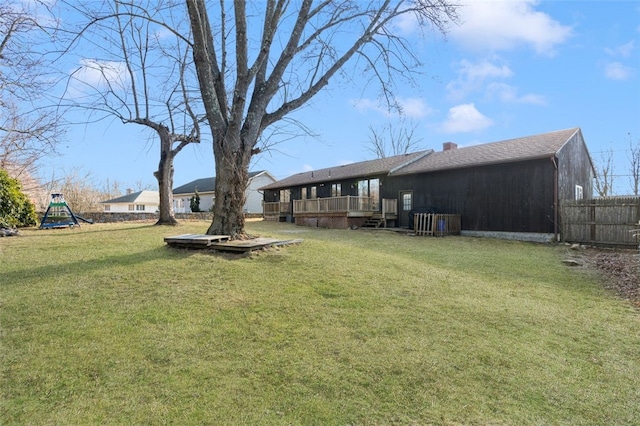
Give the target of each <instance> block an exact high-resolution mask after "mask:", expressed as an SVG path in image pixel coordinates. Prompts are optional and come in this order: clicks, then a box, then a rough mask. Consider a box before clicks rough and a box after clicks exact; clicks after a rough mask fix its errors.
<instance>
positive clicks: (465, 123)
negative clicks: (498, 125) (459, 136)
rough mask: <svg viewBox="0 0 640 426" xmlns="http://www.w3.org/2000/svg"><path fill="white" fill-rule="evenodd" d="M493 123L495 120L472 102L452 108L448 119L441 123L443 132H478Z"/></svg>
mask: <svg viewBox="0 0 640 426" xmlns="http://www.w3.org/2000/svg"><path fill="white" fill-rule="evenodd" d="M492 125H493V121H491V119H489V118H488V117H486V116H485V115H483V114H482V113H481V112H480V111H478V110H477V109H476V106H475V105H474V104H473V103H470V104H462V105H457V106H455V107H452V108H450V109H449V113H448V115H447V119H446V120H445V121H444V123H442V124H441V125H440V131H441V132H443V133H467V132H476V131H480V130H484V129H486V128H487V127H490V126H492Z"/></svg>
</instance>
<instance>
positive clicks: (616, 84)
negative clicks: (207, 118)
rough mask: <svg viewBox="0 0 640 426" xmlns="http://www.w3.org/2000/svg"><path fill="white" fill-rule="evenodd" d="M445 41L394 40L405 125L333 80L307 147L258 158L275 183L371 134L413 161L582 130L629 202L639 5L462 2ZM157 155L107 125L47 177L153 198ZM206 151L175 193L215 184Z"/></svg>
mask: <svg viewBox="0 0 640 426" xmlns="http://www.w3.org/2000/svg"><path fill="white" fill-rule="evenodd" d="M459 14H460V22H459V23H458V24H457V25H454V26H452V27H450V28H449V31H448V33H447V34H446V35H445V36H442V35H440V34H438V33H434V32H431V33H427V35H426V36H419V35H418V34H417V33H416V32H415V28H413V27H412V23H411V22H401V23H400V24H398V31H399V32H402V33H403V34H404V35H405V37H407V38H408V39H410V40H411V42H412V44H413V45H414V46H415V49H416V53H417V55H418V56H419V57H420V59H421V61H422V62H423V63H424V67H423V68H421V69H420V70H419V71H420V73H421V75H420V77H419V78H417V79H416V81H415V82H414V83H413V84H409V83H405V82H404V81H400V80H399V82H398V87H397V89H396V96H397V97H398V99H399V101H400V103H401V105H402V107H403V113H404V115H403V116H402V117H401V116H399V115H398V114H395V113H390V112H389V111H388V109H387V108H385V107H384V105H383V104H382V103H381V102H380V100H379V99H378V98H377V97H376V92H374V91H371V90H369V89H366V88H364V87H360V85H359V81H358V79H357V78H355V79H353V80H352V81H345V80H340V79H338V78H336V79H335V80H332V81H331V82H330V84H329V85H328V86H327V88H326V89H325V90H324V91H322V92H321V93H320V94H318V95H317V96H316V97H315V98H314V99H313V100H312V102H311V103H310V104H309V105H308V106H306V107H304V108H302V109H301V110H298V111H295V112H294V113H293V114H292V115H291V118H293V119H295V120H297V121H299V122H300V123H302V124H303V125H304V126H306V127H307V128H308V129H309V130H310V132H311V133H312V135H299V136H297V137H295V138H292V139H290V140H286V141H283V142H281V143H279V144H277V145H276V146H274V147H272V148H271V149H270V150H268V151H266V152H263V153H261V154H259V155H258V156H256V157H254V161H253V163H252V165H251V170H252V171H258V170H266V171H268V172H269V173H271V174H272V175H273V176H274V177H275V178H276V179H282V178H285V177H287V176H290V175H292V174H295V173H299V172H304V171H310V170H317V169H322V168H326V167H334V166H337V165H342V164H348V163H352V162H357V161H364V160H370V159H373V158H375V155H374V154H373V153H372V152H371V143H370V138H371V128H373V129H374V130H376V131H378V132H380V131H381V130H382V129H383V128H384V127H385V126H391V127H392V128H395V129H401V128H403V126H404V128H415V132H414V141H416V150H421V149H434V150H436V151H439V150H441V149H442V144H443V143H444V142H448V141H451V142H455V143H456V144H458V147H465V146H471V145H476V144H480V143H488V142H495V141H501V140H506V139H511V138H517V137H522V136H529V135H534V134H539V133H545V132H550V131H554V130H561V129H567V128H573V127H580V128H581V129H582V133H583V135H584V138H585V142H586V144H587V148H588V149H589V152H590V154H591V157H592V159H593V161H594V163H596V165H598V164H601V163H602V161H603V158H605V157H606V156H607V155H609V153H613V160H614V162H613V164H614V175H615V178H614V179H615V180H614V193H615V194H617V195H622V194H628V193H630V182H629V179H630V176H629V174H630V171H629V167H630V166H629V160H628V155H629V145H630V142H633V143H634V144H640V1H573V0H566V1H534V0H517V1H516V0H512V1H504V2H503V1H471V0H470V1H468V5H467V6H463V7H461V8H460V9H459ZM158 152H159V148H158V146H157V144H156V143H154V142H153V141H152V140H150V139H149V134H148V133H146V132H144V131H141V129H140V128H139V126H135V125H131V124H129V125H123V124H121V123H120V122H118V121H116V120H106V121H102V122H100V123H94V124H91V125H90V126H75V127H73V128H72V129H70V130H69V132H68V133H67V136H66V140H64V141H63V143H62V144H61V146H60V155H59V156H55V157H49V158H48V159H47V160H46V161H45V162H44V163H43V169H42V170H44V172H43V175H45V176H46V175H48V174H50V173H52V172H55V173H56V174H58V175H60V174H61V173H64V172H65V171H66V172H68V171H70V170H74V169H76V170H82V171H85V172H89V173H90V175H91V179H93V180H95V182H96V183H97V184H99V183H101V182H105V181H107V180H108V181H111V182H113V181H117V182H119V183H121V184H122V186H121V187H132V188H135V187H137V186H139V185H141V184H143V185H146V186H148V187H151V188H156V187H157V184H156V181H155V178H154V177H153V172H154V171H155V170H156V169H157V164H158V155H159V154H158ZM214 173H215V172H214V159H213V154H212V148H211V142H210V141H203V142H201V143H200V144H198V145H190V146H187V147H186V148H185V149H184V150H183V151H182V152H181V153H179V154H178V156H177V157H176V161H175V174H174V187H177V186H180V185H183V184H185V183H188V182H190V181H192V180H195V179H199V178H203V177H210V176H213V175H214Z"/></svg>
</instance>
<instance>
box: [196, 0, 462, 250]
mask: <svg viewBox="0 0 640 426" xmlns="http://www.w3.org/2000/svg"><path fill="white" fill-rule="evenodd" d="M186 3H187V9H188V14H189V19H190V22H191V30H192V33H193V55H194V61H195V66H196V70H197V74H198V80H199V82H200V91H201V94H202V98H203V102H204V105H205V110H206V113H207V119H208V122H209V126H210V128H211V132H212V136H213V152H214V157H215V162H216V189H215V192H216V201H215V205H214V210H213V213H214V214H213V221H212V223H211V226H210V227H209V229H208V230H207V233H208V234H226V235H231V236H232V238H238V237H241V236H242V235H243V234H244V218H243V215H242V207H243V204H244V192H245V188H246V186H247V182H248V167H249V163H250V161H251V158H252V156H254V155H256V154H258V153H259V152H260V149H259V148H258V147H257V145H256V144H257V143H258V141H259V140H260V136H261V135H262V133H263V131H264V130H265V129H266V128H268V127H269V126H271V125H273V124H274V123H277V122H279V121H280V120H282V119H283V118H284V117H285V116H287V115H288V114H289V113H291V112H292V111H295V110H297V109H299V108H301V107H303V106H304V105H305V104H307V103H308V102H309V101H310V100H311V99H312V98H313V97H314V96H315V95H317V94H318V93H319V92H320V91H321V90H322V89H323V88H324V87H325V86H326V85H327V84H328V83H329V80H330V79H331V78H333V77H334V76H335V75H336V74H339V73H342V71H347V69H346V67H347V64H349V65H353V66H359V65H361V66H362V68H363V70H362V71H363V72H364V73H365V75H369V76H371V79H372V81H374V82H376V83H379V87H380V88H381V90H382V94H383V96H384V97H385V98H386V99H387V100H388V101H389V103H391V104H392V103H393V90H394V85H393V80H394V78H395V77H397V76H399V75H404V76H410V75H413V74H414V70H415V69H417V68H416V66H417V65H418V64H419V62H420V61H419V59H418V58H417V57H416V55H415V54H414V53H413V51H412V46H411V43H409V42H408V40H406V39H404V38H402V37H401V36H400V35H399V34H400V32H399V31H398V28H397V27H394V24H395V22H397V18H400V17H407V18H412V19H415V20H416V22H417V23H418V24H420V25H421V26H423V27H425V26H431V27H433V28H436V29H437V30H439V31H445V29H446V27H447V25H448V24H449V23H450V22H451V21H453V20H456V19H457V15H456V7H455V6H454V5H453V4H451V3H449V2H448V1H447V0H407V1H402V0H397V1H392V0H384V1H379V2H368V1H367V2H363V1H360V0H335V1H313V0H301V1H298V2H291V1H288V0H266V1H264V2H257V3H256V4H251V5H249V10H247V4H246V2H245V1H242V0H239V1H235V2H233V5H232V6H228V5H226V4H225V2H224V1H220V2H219V4H217V5H216V6H215V7H214V6H213V4H211V5H212V6H211V10H215V13H216V14H217V15H218V16H217V17H216V19H214V20H213V23H214V24H215V25H216V27H215V28H214V27H212V25H211V21H210V19H209V10H208V8H207V6H206V2H205V1H204V0H186ZM256 29H258V30H257V31H258V33H256ZM214 38H215V39H214ZM342 74H343V75H346V74H347V73H346V72H344V73H342ZM353 75H355V73H354V74H353ZM360 75H362V73H360Z"/></svg>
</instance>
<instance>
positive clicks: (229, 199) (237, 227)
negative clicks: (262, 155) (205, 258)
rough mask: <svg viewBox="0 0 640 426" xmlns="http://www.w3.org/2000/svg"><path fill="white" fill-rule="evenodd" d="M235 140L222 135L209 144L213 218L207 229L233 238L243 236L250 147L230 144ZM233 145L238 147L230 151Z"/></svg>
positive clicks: (209, 231) (210, 232) (241, 237)
mask: <svg viewBox="0 0 640 426" xmlns="http://www.w3.org/2000/svg"><path fill="white" fill-rule="evenodd" d="M229 139H231V141H230V140H229ZM237 140H238V139H237V138H236V137H226V138H224V140H223V141H219V142H218V141H216V142H214V144H213V145H214V147H213V150H214V155H215V158H216V160H217V161H216V188H215V196H216V199H215V203H214V205H213V221H212V222H211V226H209V229H208V230H207V234H208V235H229V236H230V237H231V239H234V240H235V239H244V238H246V237H247V236H246V234H245V232H244V203H245V201H246V189H247V185H248V182H249V162H250V160H251V149H250V148H246V147H245V146H244V144H238V143H237V142H235V143H234V141H237ZM238 145H241V146H238ZM249 146H250V145H249ZM234 147H235V148H238V149H237V150H234Z"/></svg>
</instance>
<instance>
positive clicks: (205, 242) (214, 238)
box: [164, 234, 231, 248]
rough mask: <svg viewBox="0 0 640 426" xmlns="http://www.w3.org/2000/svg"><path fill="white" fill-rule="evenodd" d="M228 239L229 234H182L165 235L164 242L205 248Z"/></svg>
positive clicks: (179, 245) (175, 245) (174, 245)
mask: <svg viewBox="0 0 640 426" xmlns="http://www.w3.org/2000/svg"><path fill="white" fill-rule="evenodd" d="M230 239H231V237H230V236H229V235H204V234H184V235H176V236H173V237H165V239H164V242H165V243H167V244H168V245H170V246H172V247H189V248H206V247H211V245H212V244H216V243H220V242H223V241H229V240H230Z"/></svg>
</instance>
